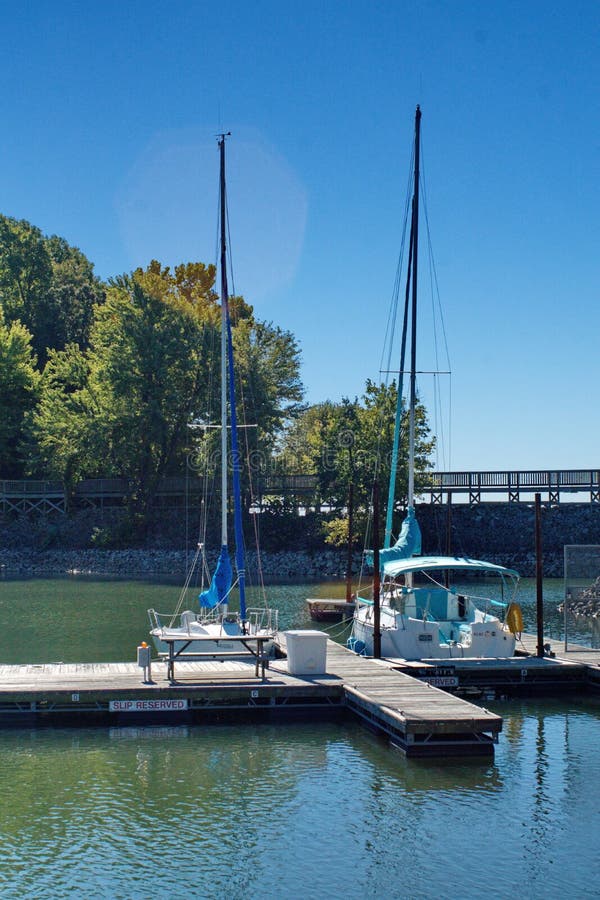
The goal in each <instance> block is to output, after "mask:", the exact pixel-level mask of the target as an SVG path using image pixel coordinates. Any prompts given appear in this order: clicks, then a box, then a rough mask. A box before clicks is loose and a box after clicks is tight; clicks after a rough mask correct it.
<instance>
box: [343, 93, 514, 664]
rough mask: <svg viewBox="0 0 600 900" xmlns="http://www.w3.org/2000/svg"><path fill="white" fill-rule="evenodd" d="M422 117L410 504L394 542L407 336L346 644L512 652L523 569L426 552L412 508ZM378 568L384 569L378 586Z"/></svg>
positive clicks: (362, 649) (413, 651)
mask: <svg viewBox="0 0 600 900" xmlns="http://www.w3.org/2000/svg"><path fill="white" fill-rule="evenodd" d="M420 123H421V110H420V108H419V107H418V106H417V110H416V115H415V144H414V187H413V200H412V221H411V231H410V251H409V263H408V279H407V290H406V309H405V327H404V329H403V336H404V337H405V335H406V331H407V322H408V318H409V317H408V313H409V298H410V307H411V308H410V313H411V315H410V321H411V332H412V333H411V360H410V389H409V477H408V498H407V499H408V504H407V506H408V509H407V515H406V519H405V521H404V523H403V525H402V529H401V532H400V536H399V538H398V540H397V541H396V543H395V544H394V546H393V547H392V546H390V544H391V532H392V513H393V507H394V491H395V478H396V467H397V460H398V439H399V432H400V424H401V403H402V372H403V369H404V351H405V340H404V339H403V345H402V354H401V362H400V382H399V389H398V409H397V414H396V426H395V434H394V446H393V452H392V467H391V475H390V490H389V495H388V505H387V522H386V531H385V540H384V547H383V549H382V550H381V551H377V552H374V551H368V553H367V562H368V563H369V564H371V565H374V566H375V569H376V590H375V591H374V596H373V598H372V599H370V598H367V597H363V596H361V597H359V598H358V600H357V604H356V608H355V612H354V620H353V628H352V635H351V637H350V638H349V639H348V646H349V647H350V648H351V649H353V650H355V651H356V652H357V653H363V654H367V655H382V656H385V657H395V658H401V659H406V660H419V659H439V658H442V659H448V658H453V657H510V656H513V655H514V650H515V641H516V634H518V633H519V632H520V631H521V630H522V628H523V622H522V615H521V610H520V607H519V606H518V604H517V603H516V602H515V598H516V592H517V589H518V583H519V575H518V573H517V572H516V571H514V570H513V569H509V568H506V567H504V566H499V565H495V564H494V563H490V562H484V561H481V560H474V559H469V558H466V557H452V556H421V533H420V529H419V525H418V522H417V519H416V517H415V511H414V493H415V407H416V325H417V274H418V233H419V232H418V228H419V160H420ZM377 570H379V573H380V575H381V590H380V589H379V578H378V577H377ZM450 575H452V577H453V578H459V579H460V578H461V577H462V578H464V577H465V576H467V577H470V576H475V575H477V576H482V575H485V576H496V577H497V578H499V579H500V584H501V591H500V598H501V599H492V598H491V597H485V596H481V595H480V594H479V591H477V593H476V594H475V593H473V594H471V592H470V591H469V592H467V591H465V590H464V588H462V589H460V590H459V589H458V588H456V587H452V586H449V579H450ZM479 583H481V579H479ZM507 593H508V596H509V599H508V600H506V594H507Z"/></svg>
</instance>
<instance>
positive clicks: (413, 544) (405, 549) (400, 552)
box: [366, 506, 421, 569]
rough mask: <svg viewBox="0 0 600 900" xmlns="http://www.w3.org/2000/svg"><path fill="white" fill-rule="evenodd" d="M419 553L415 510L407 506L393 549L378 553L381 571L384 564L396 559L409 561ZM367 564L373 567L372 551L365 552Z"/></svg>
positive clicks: (419, 539) (419, 541) (419, 536)
mask: <svg viewBox="0 0 600 900" xmlns="http://www.w3.org/2000/svg"><path fill="white" fill-rule="evenodd" d="M420 552H421V529H420V528H419V523H418V522H417V519H416V516H415V510H414V508H413V507H412V506H409V507H408V509H407V511H406V518H405V519H404V522H403V523H402V528H401V529H400V535H399V537H398V540H397V541H396V543H395V544H394V546H393V547H388V548H387V549H385V550H380V551H379V565H380V568H382V569H383V566H384V563H389V562H392V561H393V560H396V559H409V558H410V557H411V556H418V555H419V553H420ZM366 556H367V563H368V564H369V565H370V566H372V565H373V551H372V550H367V554H366Z"/></svg>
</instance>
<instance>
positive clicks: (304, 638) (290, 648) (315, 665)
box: [285, 629, 327, 675]
mask: <svg viewBox="0 0 600 900" xmlns="http://www.w3.org/2000/svg"><path fill="white" fill-rule="evenodd" d="M285 639H286V648H287V661H288V672H289V673H290V675H325V673H326V671H327V635H326V634H325V633H324V632H323V631H311V630H308V629H307V630H306V631H286V632H285Z"/></svg>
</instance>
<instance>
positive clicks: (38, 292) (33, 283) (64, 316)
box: [0, 216, 104, 367]
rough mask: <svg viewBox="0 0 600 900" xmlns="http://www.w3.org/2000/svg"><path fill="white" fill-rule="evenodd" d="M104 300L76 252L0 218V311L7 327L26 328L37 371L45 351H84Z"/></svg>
mask: <svg viewBox="0 0 600 900" xmlns="http://www.w3.org/2000/svg"><path fill="white" fill-rule="evenodd" d="M103 298H104V292H103V288H102V285H101V284H100V281H99V280H98V278H96V276H95V275H94V273H93V266H92V264H91V263H90V262H89V261H88V260H87V259H86V257H85V256H84V255H83V253H81V251H80V250H78V249H77V248H75V247H71V246H69V244H68V243H67V242H66V241H65V240H63V238H59V237H50V238H47V237H44V235H43V234H42V232H41V231H40V230H39V228H36V227H35V226H33V225H30V223H29V222H26V221H24V220H21V221H18V220H16V219H11V218H8V217H6V216H0V307H1V308H2V310H3V312H4V317H5V320H6V322H8V323H11V322H15V321H21V322H22V323H23V324H24V325H25V326H26V327H27V328H28V330H29V331H30V333H31V335H32V346H33V349H34V351H35V353H36V356H37V359H38V363H39V365H40V367H43V365H44V364H45V362H46V359H47V356H48V351H49V350H50V349H59V350H62V349H64V348H65V347H66V345H67V344H68V343H78V344H79V345H80V346H82V347H85V346H86V345H87V342H88V337H89V331H90V327H91V323H92V318H93V310H94V306H95V304H97V303H101V302H102V300H103Z"/></svg>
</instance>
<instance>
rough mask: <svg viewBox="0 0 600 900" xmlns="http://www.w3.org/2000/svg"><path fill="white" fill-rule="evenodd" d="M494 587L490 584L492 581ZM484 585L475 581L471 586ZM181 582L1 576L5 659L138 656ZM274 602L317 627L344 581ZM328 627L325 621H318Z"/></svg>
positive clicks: (1, 657) (274, 590)
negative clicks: (314, 602) (314, 618)
mask: <svg viewBox="0 0 600 900" xmlns="http://www.w3.org/2000/svg"><path fill="white" fill-rule="evenodd" d="M489 587H491V585H490V586H489ZM487 589H488V586H487V585H486V587H485V588H484V587H481V588H480V587H479V586H477V587H476V588H474V586H473V584H471V585H469V587H468V590H470V591H471V592H473V593H479V592H481V593H485V592H486V590H487ZM180 590H181V587H180V585H178V584H174V583H169V582H166V581H163V582H160V581H143V580H138V581H126V580H119V579H96V578H85V577H73V578H54V579H30V580H27V579H15V580H12V579H2V580H0V663H23V662H31V663H42V662H59V661H61V662H122V661H124V660H130V661H131V660H134V659H135V653H136V647H137V645H138V644H139V643H140V641H143V640H146V639H147V638H148V631H149V627H150V626H149V622H148V614H147V610H148V609H149V608H154V609H156V610H158V611H159V612H165V613H168V612H170V611H172V610H173V609H174V608H175V606H176V604H177V601H178V597H179V593H180ZM266 590H267V596H268V600H269V603H270V604H271V605H273V606H274V607H275V608H277V609H278V610H279V626H280V628H281V629H286V628H304V627H314V624H313V625H311V621H310V618H309V616H308V612H307V609H306V603H305V600H306V598H307V597H330V596H334V597H343V596H344V591H345V588H344V585H343V584H335V583H327V584H284V585H271V586H268V587H267V589H266ZM562 592H563V582H562V581H561V580H558V579H548V580H547V581H546V582H545V583H544V596H545V605H546V617H545V618H546V629H545V633H546V635H547V636H548V637H554V638H561V637H562V636H563V634H564V631H563V620H562V616H560V615H559V614H558V613H557V611H556V607H557V606H558V604H559V603H560V601H561V600H562ZM197 594H198V591H197V589H194V590H191V589H190V590H189V592H188V595H187V597H186V603H185V604H184V608H192V609H193V608H196V607H197V602H198V601H197ZM261 598H262V594H261V592H260V591H259V590H258V589H257V588H252V587H251V588H250V589H249V591H248V604H249V605H250V606H251V605H252V604H253V603H256V604H260V605H262V602H263V601H262V599H261ZM520 599H521V602H522V605H523V614H524V619H525V628H526V630H528V631H531V632H533V633H535V630H536V623H535V583H534V582H533V581H532V580H527V579H525V580H524V581H523V583H522V589H521V592H520ZM598 626H599V623H598V622H597V621H595V620H585V621H582V620H579V621H577V620H574V619H572V620H570V622H569V625H568V629H569V638H570V639H574V640H579V641H580V642H583V643H587V644H589V645H591V646H595V647H597V646H600V632H599V630H598ZM319 627H320V628H323V625H319ZM330 633H331V634H332V636H333V637H335V638H338V639H339V640H345V637H346V635H347V633H348V626H344V625H333V626H331V628H330Z"/></svg>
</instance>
